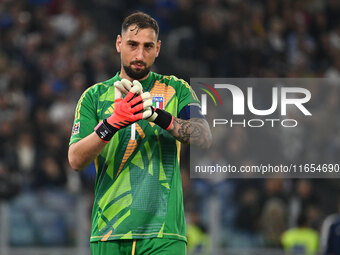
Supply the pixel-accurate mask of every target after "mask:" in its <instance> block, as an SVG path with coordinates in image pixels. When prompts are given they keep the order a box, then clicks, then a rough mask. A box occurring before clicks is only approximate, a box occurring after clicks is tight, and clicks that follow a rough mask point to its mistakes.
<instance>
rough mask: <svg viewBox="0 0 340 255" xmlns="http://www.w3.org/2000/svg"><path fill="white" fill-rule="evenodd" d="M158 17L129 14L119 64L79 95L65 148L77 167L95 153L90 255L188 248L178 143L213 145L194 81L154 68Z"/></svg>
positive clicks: (182, 251) (179, 251) (118, 41)
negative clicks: (106, 78)
mask: <svg viewBox="0 0 340 255" xmlns="http://www.w3.org/2000/svg"><path fill="white" fill-rule="evenodd" d="M158 30H159V29H158V24H157V22H156V21H155V20H154V19H153V18H152V17H150V16H149V15H147V14H145V13H142V12H137V13H134V14H132V15H130V16H128V17H126V18H125V20H124V22H123V24H122V31H121V35H118V36H117V39H116V50H117V52H118V53H119V54H120V57H121V70H120V71H119V72H117V74H116V75H115V76H114V77H112V78H111V79H109V80H107V81H104V82H101V83H98V84H95V85H93V86H92V87H90V88H88V89H87V90H86V91H85V92H84V93H83V95H82V96H81V97H80V99H79V102H78V105H77V108H76V111H75V119H74V124H73V129H72V136H71V139H70V147H69V152H68V157H69V162H70V165H71V167H72V168H73V169H75V170H81V169H83V168H84V167H85V166H87V165H88V164H89V163H91V162H92V161H93V160H94V161H95V165H96V170H97V176H96V181H95V199H94V204H93V210H92V231H91V238H90V246H91V253H92V255H108V254H176V255H180V254H186V232H185V218H184V208H183V194H182V183H181V176H180V170H179V155H180V154H179V150H180V142H182V143H186V144H194V145H198V146H201V147H209V146H210V143H211V133H210V129H209V125H208V123H207V122H206V120H205V119H204V117H203V116H202V114H201V111H200V106H199V101H198V99H197V97H196V95H195V93H194V92H193V91H192V89H191V87H190V86H189V85H188V83H186V82H185V81H183V80H181V79H178V78H176V77H175V76H167V75H160V74H156V73H154V72H151V71H150V68H151V66H152V65H153V63H154V61H155V59H156V57H157V56H158V54H159V51H160V47H161V42H160V40H158V32H159V31H158Z"/></svg>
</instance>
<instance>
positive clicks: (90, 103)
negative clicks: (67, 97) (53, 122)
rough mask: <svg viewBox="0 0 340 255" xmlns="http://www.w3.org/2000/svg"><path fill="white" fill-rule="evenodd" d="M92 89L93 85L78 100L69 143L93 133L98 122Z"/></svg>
mask: <svg viewBox="0 0 340 255" xmlns="http://www.w3.org/2000/svg"><path fill="white" fill-rule="evenodd" d="M92 90H93V87H90V88H88V89H87V90H85V92H84V93H83V94H82V96H81V97H80V99H79V101H78V104H77V107H76V111H75V115H74V122H73V128H72V134H71V139H70V143H69V145H71V144H72V143H74V142H77V141H79V140H81V139H83V138H85V137H86V136H88V135H89V134H91V133H92V132H93V130H94V128H95V126H96V125H97V124H98V120H97V114H96V104H95V102H94V98H93V92H92Z"/></svg>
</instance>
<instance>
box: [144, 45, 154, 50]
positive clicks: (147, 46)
mask: <svg viewBox="0 0 340 255" xmlns="http://www.w3.org/2000/svg"><path fill="white" fill-rule="evenodd" d="M152 47H153V46H152V45H151V44H147V45H145V48H147V49H151V48H152Z"/></svg>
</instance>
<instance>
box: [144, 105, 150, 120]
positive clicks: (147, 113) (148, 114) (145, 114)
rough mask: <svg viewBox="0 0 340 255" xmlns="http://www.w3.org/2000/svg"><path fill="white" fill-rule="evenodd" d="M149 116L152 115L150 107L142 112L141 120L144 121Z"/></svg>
mask: <svg viewBox="0 0 340 255" xmlns="http://www.w3.org/2000/svg"><path fill="white" fill-rule="evenodd" d="M151 115H152V111H151V108H150V107H149V108H147V109H146V110H144V111H143V119H144V120H145V119H148V118H150V117H151Z"/></svg>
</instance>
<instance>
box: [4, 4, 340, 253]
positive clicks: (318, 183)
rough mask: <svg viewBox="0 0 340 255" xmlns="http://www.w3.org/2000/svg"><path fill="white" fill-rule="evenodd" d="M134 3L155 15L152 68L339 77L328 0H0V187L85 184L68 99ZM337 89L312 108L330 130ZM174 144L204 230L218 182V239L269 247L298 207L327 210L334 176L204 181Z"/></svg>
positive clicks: (106, 56)
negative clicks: (321, 110)
mask: <svg viewBox="0 0 340 255" xmlns="http://www.w3.org/2000/svg"><path fill="white" fill-rule="evenodd" d="M134 10H141V11H145V12H146V13H148V14H150V15H151V16H153V17H154V18H155V19H156V20H157V21H158V22H159V25H160V39H161V40H162V49H161V54H160V57H159V58H158V59H157V60H156V62H155V64H154V71H156V72H159V73H162V74H174V75H176V76H178V77H180V78H184V79H185V80H187V81H189V80H190V77H320V78H321V77H328V78H339V77H340V16H339V13H340V1H337V0H303V1H293V0H277V1H271V0H255V1H241V0H209V1H203V0H142V1H139V2H137V1H132V0H127V1H112V0H96V1H93V0H83V1H70V0H2V1H0V144H1V149H0V196H1V197H2V198H12V197H15V196H17V195H18V194H20V193H21V194H22V193H24V192H27V191H32V190H34V191H35V190H40V189H46V188H47V189H49V188H51V187H53V188H57V189H61V190H67V191H68V192H72V193H80V192H89V193H91V192H92V187H93V180H94V177H95V170H94V167H93V166H92V165H91V166H89V167H88V168H87V169H85V170H84V171H83V172H82V173H75V172H73V171H72V170H71V169H70V167H69V165H68V162H67V149H68V142H69V137H70V133H71V127H72V122H73V116H74V109H75V106H76V103H77V101H78V99H79V97H80V95H81V94H82V92H83V91H84V90H85V89H86V88H87V87H89V86H91V85H93V84H95V83H96V82H99V81H103V80H106V79H108V78H110V77H112V76H114V75H115V73H116V72H117V71H118V70H119V69H120V58H119V55H118V54H117V53H116V52H115V39H116V36H117V34H119V33H120V25H121V23H122V20H123V18H124V17H125V16H126V15H128V14H130V13H131V12H132V11H134ZM339 95H340V94H339V93H329V98H327V100H325V101H326V102H330V109H329V113H330V115H329V116H321V117H324V118H325V119H330V120H331V121H333V122H334V123H335V124H334V135H336V134H338V133H339V132H338V131H337V130H340V129H339V119H338V118H339V116H337V114H338V111H337V109H339V108H338V107H337V106H338V105H339ZM234 132H235V135H234V136H232V137H234V139H230V144H229V145H227V146H228V148H229V149H230V150H231V152H232V151H233V150H234V149H235V147H236V149H237V148H240V147H242V146H246V143H247V141H246V140H245V139H242V137H243V136H242V132H241V134H240V133H238V132H239V131H238V130H235V131H234ZM291 135H292V134H287V137H290V136H291ZM243 138H244V137H243ZM320 139H321V140H322V137H321V138H320ZM334 140H336V139H335V137H334ZM322 150H323V147H321V149H317V150H316V153H317V152H318V151H322ZM182 156H183V157H182V158H183V167H182V176H183V190H184V196H185V207H186V212H187V214H188V222H189V223H190V222H192V223H195V224H196V225H197V226H200V229H202V230H204V231H209V230H208V227H209V220H208V217H209V212H208V210H207V208H208V204H209V203H208V201H210V200H209V199H210V197H211V196H213V195H216V194H219V196H218V198H219V199H221V201H220V210H221V213H220V215H221V219H220V220H221V236H222V238H221V240H220V242H221V245H223V246H226V247H233V246H234V247H238V246H242V247H244V246H249V247H251V246H265V247H279V246H280V245H281V241H280V236H281V235H282V233H283V232H284V231H285V230H286V229H288V228H289V227H294V226H296V225H297V219H298V217H299V214H300V213H304V214H305V215H307V218H308V222H309V226H310V227H311V228H313V229H315V230H319V229H320V226H321V223H322V220H323V219H324V217H325V216H326V215H327V214H329V213H331V212H335V211H336V202H335V197H334V195H333V194H336V192H338V191H339V190H340V185H339V181H338V180H336V179H334V180H282V179H281V180H280V179H262V180H260V179H252V180H251V179H250V180H224V181H222V182H221V183H219V184H218V185H215V184H211V183H209V182H206V181H204V180H191V179H190V178H189V173H188V168H189V167H188V161H186V160H185V159H187V158H188V157H189V150H188V147H184V149H183V150H182ZM330 197H333V198H330ZM197 214H198V215H197Z"/></svg>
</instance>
